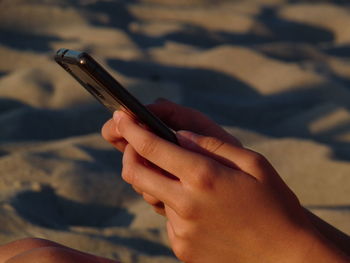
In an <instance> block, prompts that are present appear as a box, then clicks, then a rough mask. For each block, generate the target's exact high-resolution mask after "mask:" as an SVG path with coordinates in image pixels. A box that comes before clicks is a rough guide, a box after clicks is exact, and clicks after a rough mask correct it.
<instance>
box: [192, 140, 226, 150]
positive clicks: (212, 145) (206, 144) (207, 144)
mask: <svg viewBox="0 0 350 263" xmlns="http://www.w3.org/2000/svg"><path fill="white" fill-rule="evenodd" d="M198 143H199V145H200V146H201V147H203V148H204V149H206V150H207V151H209V152H212V153H215V152H217V151H218V150H219V149H220V148H221V147H222V146H223V145H224V144H225V143H224V142H223V141H221V140H219V139H217V138H215V137H202V138H199V140H198Z"/></svg>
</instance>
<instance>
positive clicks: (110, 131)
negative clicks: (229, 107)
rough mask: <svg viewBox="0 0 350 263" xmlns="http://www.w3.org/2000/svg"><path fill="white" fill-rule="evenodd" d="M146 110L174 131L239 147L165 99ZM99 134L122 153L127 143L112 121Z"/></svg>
mask: <svg viewBox="0 0 350 263" xmlns="http://www.w3.org/2000/svg"><path fill="white" fill-rule="evenodd" d="M147 108H148V109H149V110H150V111H151V112H152V113H154V114H155V115H156V116H157V117H158V118H160V119H161V120H162V121H163V122H164V123H165V124H167V125H168V126H169V127H171V128H172V129H174V130H175V131H179V130H187V131H192V132H195V133H199V134H202V135H205V136H210V137H215V138H218V139H220V140H222V141H224V142H228V143H231V144H234V145H236V146H241V143H240V141H239V140H238V139H236V138H235V137H233V136H232V135H231V134H229V133H228V132H226V131H225V130H224V129H223V128H222V127H221V126H219V125H218V124H217V123H215V122H214V121H213V120H211V119H210V118H209V117H207V116H206V115H204V114H203V113H201V112H199V111H197V110H194V109H191V108H187V107H184V106H181V105H178V104H176V103H173V102H171V101H168V100H166V99H158V100H156V102H155V103H153V104H150V105H148V106H147ZM101 133H102V137H103V138H104V139H105V140H106V141H108V142H110V143H111V144H112V145H113V146H114V147H115V148H116V149H118V150H119V151H121V152H124V149H125V147H126V145H127V142H126V141H125V139H124V138H123V137H122V136H121V135H120V133H119V132H118V130H117V129H116V126H115V122H114V121H113V119H110V120H108V121H107V122H106V123H105V124H104V126H103V127H102V131H101ZM134 189H135V191H136V192H138V193H139V194H141V195H142V196H143V198H144V200H145V201H146V202H147V203H148V204H150V205H152V206H153V209H154V210H155V211H156V212H157V213H158V214H161V215H165V212H164V205H163V203H162V202H160V201H159V200H158V199H156V198H154V197H153V196H150V195H148V194H146V193H143V192H142V191H140V190H139V189H137V188H135V187H134Z"/></svg>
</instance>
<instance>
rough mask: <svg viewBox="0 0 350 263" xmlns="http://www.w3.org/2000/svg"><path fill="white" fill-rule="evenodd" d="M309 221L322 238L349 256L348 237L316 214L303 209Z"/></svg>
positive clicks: (349, 239) (349, 242) (349, 245)
mask: <svg viewBox="0 0 350 263" xmlns="http://www.w3.org/2000/svg"><path fill="white" fill-rule="evenodd" d="M305 211H306V213H307V215H308V217H309V219H310V221H311V222H312V224H313V225H314V226H315V227H316V229H317V230H318V232H319V233H320V234H321V235H323V237H324V238H326V239H327V240H329V241H330V242H331V243H333V244H334V246H336V247H337V248H338V249H339V250H341V251H342V252H343V253H345V254H346V255H348V256H350V237H349V236H348V235H346V234H345V233H343V232H341V231H340V230H338V229H336V228H335V227H333V226H332V225H330V224H328V223H327V222H325V221H323V220H322V219H321V218H319V217H318V216H316V215H314V214H313V213H311V212H310V211H309V210H307V209H305Z"/></svg>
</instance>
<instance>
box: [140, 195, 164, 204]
mask: <svg viewBox="0 0 350 263" xmlns="http://www.w3.org/2000/svg"><path fill="white" fill-rule="evenodd" d="M142 196H143V199H144V200H145V201H146V202H147V203H148V204H150V205H152V206H158V205H159V204H160V203H162V202H161V201H160V200H159V199H158V198H155V197H154V196H152V195H150V194H148V193H142Z"/></svg>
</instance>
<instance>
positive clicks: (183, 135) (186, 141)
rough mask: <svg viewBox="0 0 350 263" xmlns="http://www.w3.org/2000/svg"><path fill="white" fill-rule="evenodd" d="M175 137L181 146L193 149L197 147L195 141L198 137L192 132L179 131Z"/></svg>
mask: <svg viewBox="0 0 350 263" xmlns="http://www.w3.org/2000/svg"><path fill="white" fill-rule="evenodd" d="M176 137H177V139H178V141H179V143H180V145H181V146H185V147H190V148H193V147H197V141H198V139H199V138H200V135H198V134H196V133H194V132H190V131H185V130H181V131H177V132H176Z"/></svg>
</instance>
